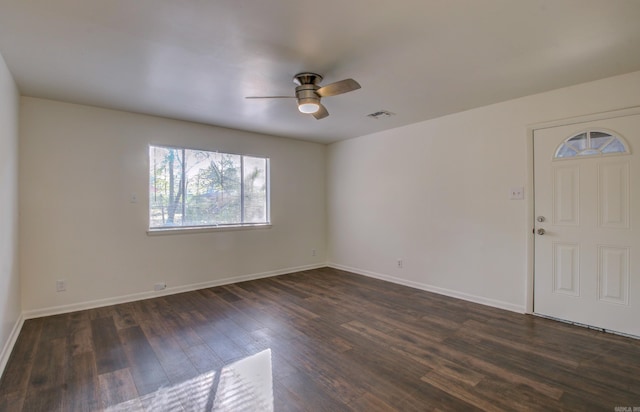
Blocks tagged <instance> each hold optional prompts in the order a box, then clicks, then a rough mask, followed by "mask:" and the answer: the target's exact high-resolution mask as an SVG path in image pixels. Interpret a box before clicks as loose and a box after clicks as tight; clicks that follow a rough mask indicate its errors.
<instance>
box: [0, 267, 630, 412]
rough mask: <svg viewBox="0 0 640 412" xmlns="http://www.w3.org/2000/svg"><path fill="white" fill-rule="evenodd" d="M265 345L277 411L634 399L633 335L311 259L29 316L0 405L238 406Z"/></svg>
mask: <svg viewBox="0 0 640 412" xmlns="http://www.w3.org/2000/svg"><path fill="white" fill-rule="evenodd" d="M266 350H269V353H270V354H271V358H270V362H271V369H270V371H271V376H270V377H269V381H270V382H272V390H273V392H272V396H273V407H274V408H275V410H276V411H313V412H315V411H319V410H320V411H322V410H327V411H351V410H353V411H367V412H370V411H377V410H380V411H382V410H384V411H403V412H404V411H452V410H465V411H467V410H469V411H473V410H485V411H492V410H501V411H502V410H514V411H519V410H531V411H554V410H558V411H574V410H575V411H583V410H614V408H615V407H616V406H629V405H631V406H640V341H639V340H634V339H630V338H625V337H621V336H615V335H610V334H605V333H602V332H597V331H593V330H589V329H584V328H579V327H575V326H572V325H568V324H564V323H560V322H554V321H551V320H548V319H542V318H537V317H534V316H527V315H521V314H517V313H513V312H507V311H504V310H500V309H496V308H492V307H487V306H482V305H479V304H476V303H472V302H467V301H462V300H457V299H453V298H450V297H446V296H442V295H436V294H433V293H430V292H425V291H421V290H416V289H411V288H407V287H405V286H402V285H397V284H390V283H386V282H384V281H381V280H377V279H373V278H367V277H363V276H359V275H355V274H353V273H349V272H345V271H341V270H338V269H333V268H320V269H314V270H308V271H303V272H298V273H292V274H289V275H283V276H278V277H274V278H266V279H258V280H254V281H247V282H240V283H237V284H233V285H225V286H221V287H216V288H207V289H202V290H197V291H193V292H185V293H180V294H176V295H171V296H164V297H159V298H155V299H147V300H142V301H137V302H131V303H125V304H122V305H113V306H106V307H102V308H96V309H90V310H86V311H79V312H74V313H69V314H63V315H56V316H51V317H46V318H40V319H33V320H28V321H26V322H25V323H24V326H23V328H22V330H21V332H20V335H19V337H18V340H17V342H16V345H15V347H14V349H13V352H12V354H11V356H10V358H9V361H8V364H7V366H6V368H5V371H4V374H3V376H2V379H0V411H3V410H10V411H14V410H16V411H19V410H24V411H41V410H42V411H44V410H46V411H49V410H53V411H65V412H66V411H74V410H78V411H81V410H82V411H84V410H95V411H100V410H109V411H110V412H111V411H116V410H122V411H125V410H126V411H130V410H133V411H143V410H145V409H146V410H153V411H163V410H172V411H174V410H176V411H180V410H184V411H191V410H202V409H211V408H213V407H214V406H215V405H221V404H222V403H224V402H228V401H230V400H231V399H233V400H234V402H236V403H233V405H235V406H236V407H241V404H242V405H244V403H242V402H244V401H245V400H247V399H249V398H250V396H245V395H248V394H243V393H235V392H234V393H229V392H226V391H227V390H232V391H233V390H236V391H237V390H238V389H237V387H229V386H228V385H226V386H225V385H223V386H225V387H224V388H220V387H218V384H219V382H220V379H221V376H222V375H224V374H225V373H226V375H225V379H226V380H227V381H228V382H231V381H233V380H235V379H240V375H241V374H249V375H247V376H246V378H247V379H249V380H251V379H258V377H260V379H265V378H264V377H262V376H263V375H262V374H263V373H264V372H265V371H262V370H259V371H253V372H251V369H250V368H249V369H242V367H240V366H238V365H242V364H243V363H242V362H241V361H243V360H244V359H250V358H251V357H252V355H255V354H258V353H264V351H266ZM231 364H235V366H234V367H230V365H231ZM232 369H233V370H235V371H236V372H237V373H238V374H240V375H238V376H233V377H231V376H230V375H229V373H230V372H229V371H230V370H232ZM236 372H234V373H236ZM256 372H260V373H257V374H256ZM252 374H253V375H252ZM231 378H233V379H231ZM229 379H231V380H229ZM243 379H244V378H243ZM265 382H267V381H265ZM217 391H224V393H218V392H217Z"/></svg>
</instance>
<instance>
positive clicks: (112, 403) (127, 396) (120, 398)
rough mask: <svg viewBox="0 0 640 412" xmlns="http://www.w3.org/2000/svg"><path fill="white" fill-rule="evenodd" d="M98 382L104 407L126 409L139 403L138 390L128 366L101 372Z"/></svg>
mask: <svg viewBox="0 0 640 412" xmlns="http://www.w3.org/2000/svg"><path fill="white" fill-rule="evenodd" d="M98 382H99V388H100V400H101V403H102V408H103V409H108V410H110V411H111V410H122V411H124V410H127V409H125V408H126V407H128V406H137V405H138V404H139V398H140V397H139V394H138V390H137V389H136V385H135V383H134V381H133V377H132V376H131V372H130V371H129V369H128V368H124V369H118V370H116V371H113V372H107V373H103V374H100V375H99V376H98ZM132 401H133V402H132ZM136 401H137V402H136Z"/></svg>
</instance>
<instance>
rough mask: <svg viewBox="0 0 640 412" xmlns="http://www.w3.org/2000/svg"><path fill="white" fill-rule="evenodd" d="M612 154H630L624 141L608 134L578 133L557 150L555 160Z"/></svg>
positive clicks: (597, 132)
mask: <svg viewBox="0 0 640 412" xmlns="http://www.w3.org/2000/svg"><path fill="white" fill-rule="evenodd" d="M611 153H629V150H627V145H626V144H625V142H624V140H623V139H622V138H621V137H618V136H614V135H613V134H611V133H608V132H603V131H599V130H598V131H596V130H590V131H587V132H582V133H578V134H577V135H574V136H571V137H570V138H568V139H567V140H565V141H564V142H563V143H562V144H561V145H560V147H558V149H557V150H556V154H555V156H554V158H556V159H566V158H571V157H576V156H598V155H604V154H611Z"/></svg>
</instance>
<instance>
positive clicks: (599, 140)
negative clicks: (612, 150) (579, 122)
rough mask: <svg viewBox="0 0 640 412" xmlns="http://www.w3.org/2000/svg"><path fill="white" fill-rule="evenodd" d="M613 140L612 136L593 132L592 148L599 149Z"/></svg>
mask: <svg viewBox="0 0 640 412" xmlns="http://www.w3.org/2000/svg"><path fill="white" fill-rule="evenodd" d="M611 139H612V136H611V135H610V134H608V133H602V132H591V148H592V149H599V148H601V147H602V146H604V145H605V144H606V143H608V142H609V141H610V140H611Z"/></svg>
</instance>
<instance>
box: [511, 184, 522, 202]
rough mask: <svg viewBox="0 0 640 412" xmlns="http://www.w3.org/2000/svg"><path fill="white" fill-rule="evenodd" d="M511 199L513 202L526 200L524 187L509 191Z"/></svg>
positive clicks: (513, 188)
mask: <svg viewBox="0 0 640 412" xmlns="http://www.w3.org/2000/svg"><path fill="white" fill-rule="evenodd" d="M509 199H511V200H523V199H524V187H512V188H511V189H509Z"/></svg>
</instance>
